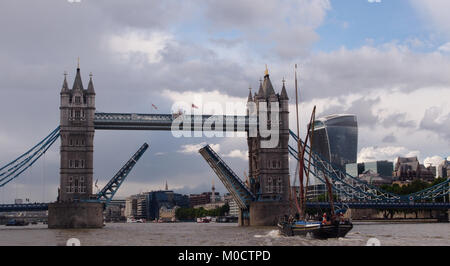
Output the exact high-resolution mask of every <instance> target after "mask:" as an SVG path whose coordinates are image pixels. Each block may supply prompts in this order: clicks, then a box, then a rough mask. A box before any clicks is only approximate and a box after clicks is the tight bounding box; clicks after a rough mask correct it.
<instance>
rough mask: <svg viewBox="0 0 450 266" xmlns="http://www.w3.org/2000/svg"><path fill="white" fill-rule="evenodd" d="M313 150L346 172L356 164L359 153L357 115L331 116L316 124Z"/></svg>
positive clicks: (318, 120) (320, 119) (321, 119)
mask: <svg viewBox="0 0 450 266" xmlns="http://www.w3.org/2000/svg"><path fill="white" fill-rule="evenodd" d="M312 148H313V150H314V151H316V152H318V153H319V154H321V155H322V156H323V157H324V158H325V159H326V160H328V161H330V162H331V163H333V164H334V165H337V166H339V167H341V168H342V169H343V170H345V165H346V164H349V163H356V157H357V153H358V123H357V120H356V116H355V115H330V116H326V117H323V118H319V119H317V120H316V121H315V124H314V134H313V138H312Z"/></svg>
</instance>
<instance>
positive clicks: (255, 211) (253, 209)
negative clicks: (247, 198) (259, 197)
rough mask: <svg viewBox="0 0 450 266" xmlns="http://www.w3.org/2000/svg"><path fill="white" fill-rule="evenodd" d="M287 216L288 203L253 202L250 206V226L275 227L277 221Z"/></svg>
mask: <svg viewBox="0 0 450 266" xmlns="http://www.w3.org/2000/svg"><path fill="white" fill-rule="evenodd" d="M287 214H289V202H288V201H266V202H264V201H255V202H252V203H251V204H250V221H249V225H250V226H275V225H277V222H278V219H279V218H280V217H282V216H284V215H287Z"/></svg>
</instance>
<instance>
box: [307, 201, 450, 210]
mask: <svg viewBox="0 0 450 266" xmlns="http://www.w3.org/2000/svg"><path fill="white" fill-rule="evenodd" d="M334 206H335V207H337V208H340V209H347V208H351V209H380V210H388V209H415V210H449V209H450V203H449V202H442V203H441V202H411V203H409V202H335V203H334ZM306 207H307V208H316V209H326V208H330V203H329V202H307V203H306Z"/></svg>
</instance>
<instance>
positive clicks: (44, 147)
mask: <svg viewBox="0 0 450 266" xmlns="http://www.w3.org/2000/svg"><path fill="white" fill-rule="evenodd" d="M58 137H59V133H58V134H57V135H55V136H53V137H52V139H50V140H48V141H47V142H46V143H45V144H44V146H42V147H40V148H39V150H37V151H36V152H35V153H34V154H33V155H31V156H29V157H28V158H27V159H25V160H24V161H23V162H21V164H22V165H21V166H20V167H18V168H16V169H15V170H14V171H13V172H11V173H9V174H8V175H7V176H5V177H3V178H2V179H0V182H2V181H3V180H5V179H7V178H8V177H10V176H11V175H13V174H14V173H15V172H17V171H18V170H20V169H21V168H22V167H23V166H24V165H25V164H27V163H28V162H29V161H30V160H32V159H33V158H34V157H35V156H36V155H38V154H39V153H40V152H41V151H42V150H43V149H45V150H47V149H48V148H49V147H50V146H51V145H52V144H53V143H54V142H55V140H56V139H57V138H58ZM41 155H42V153H41ZM41 155H39V156H38V158H39V157H40V156H41ZM27 168H28V167H27ZM25 169H26V168H25ZM22 172H23V171H21V172H20V173H22Z"/></svg>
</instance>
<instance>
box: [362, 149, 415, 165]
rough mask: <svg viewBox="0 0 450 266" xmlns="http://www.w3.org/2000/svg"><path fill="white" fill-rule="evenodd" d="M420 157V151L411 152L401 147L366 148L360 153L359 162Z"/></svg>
mask: <svg viewBox="0 0 450 266" xmlns="http://www.w3.org/2000/svg"><path fill="white" fill-rule="evenodd" d="M419 155H420V152H419V151H411V150H409V149H407V148H406V147H401V146H386V147H366V148H362V149H361V150H360V152H359V153H358V162H372V161H378V160H389V161H394V160H395V159H396V158H397V157H414V156H419Z"/></svg>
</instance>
